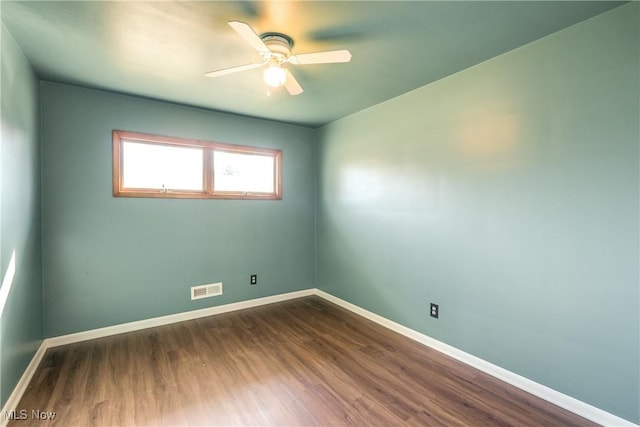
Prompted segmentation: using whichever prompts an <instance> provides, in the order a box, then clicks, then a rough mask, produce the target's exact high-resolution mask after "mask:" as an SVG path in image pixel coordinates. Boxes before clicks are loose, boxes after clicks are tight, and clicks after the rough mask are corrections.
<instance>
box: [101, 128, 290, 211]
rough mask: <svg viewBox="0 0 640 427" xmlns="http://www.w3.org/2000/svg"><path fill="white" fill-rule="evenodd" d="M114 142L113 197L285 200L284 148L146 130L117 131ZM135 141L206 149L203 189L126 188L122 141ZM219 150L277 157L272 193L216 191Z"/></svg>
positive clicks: (203, 158)
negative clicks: (226, 142)
mask: <svg viewBox="0 0 640 427" xmlns="http://www.w3.org/2000/svg"><path fill="white" fill-rule="evenodd" d="M112 137H113V144H112V154H113V196H114V197H151V198H163V199H240V200H282V150H277V149H272V148H261V147H251V146H247V145H235V144H223V143H220V142H212V141H201V140H196V139H187V138H177V137H170V136H160V135H151V134H146V133H138V132H129V131H122V130H114V131H113V133H112ZM123 141H126V142H135V143H142V144H151V145H164V146H173V147H193V148H201V149H202V150H203V156H202V162H203V165H202V170H203V174H202V175H203V176H202V179H203V190H202V191H199V190H171V189H166V190H165V189H162V190H161V189H155V188H153V189H152V188H126V187H124V176H123V173H122V166H123V165H124V159H123V150H122V146H123V144H122V142H123ZM215 151H226V152H232V153H241V154H248V155H252V154H253V155H262V156H265V155H268V156H271V157H273V160H274V176H273V179H274V183H273V188H274V191H273V192H271V193H260V192H242V191H215V182H214V173H213V156H214V155H215V154H214V152H215Z"/></svg>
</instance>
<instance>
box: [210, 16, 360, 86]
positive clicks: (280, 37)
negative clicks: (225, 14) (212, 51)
mask: <svg viewBox="0 0 640 427" xmlns="http://www.w3.org/2000/svg"><path fill="white" fill-rule="evenodd" d="M229 26H231V28H233V29H234V30H235V31H236V32H237V33H238V34H239V35H240V36H241V37H242V38H243V39H244V40H245V41H246V42H247V43H249V44H250V45H251V46H252V47H253V48H254V49H255V50H257V51H258V53H259V54H260V56H262V62H260V63H252V64H246V65H240V66H236V67H231V68H224V69H221V70H215V71H210V72H208V73H206V74H205V76H207V77H219V76H223V75H225V74H231V73H236V72H239V71H245V70H251V69H254V68H259V67H262V66H264V65H266V66H267V69H266V70H265V71H264V79H265V83H267V85H269V86H271V87H279V86H284V87H285V88H286V89H287V91H288V92H289V94H291V95H299V94H301V93H302V92H303V90H302V87H301V86H300V84H299V83H298V82H297V81H296V79H295V77H293V74H291V71H289V69H287V68H283V67H282V66H283V65H285V64H287V63H288V64H292V65H308V64H331V63H340V62H349V61H351V53H350V52H349V51H348V50H333V51H327V52H315V53H303V54H299V55H294V54H292V48H293V39H292V38H291V37H289V36H287V35H286V34H282V33H275V32H268V33H263V34H262V35H260V36H258V35H257V34H256V32H255V31H254V30H253V29H252V28H251V27H250V26H249V25H248V24H246V23H244V22H239V21H231V22H229Z"/></svg>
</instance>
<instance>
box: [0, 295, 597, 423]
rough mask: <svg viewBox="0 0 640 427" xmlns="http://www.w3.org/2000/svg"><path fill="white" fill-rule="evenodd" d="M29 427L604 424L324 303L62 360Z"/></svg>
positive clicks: (51, 358) (39, 383) (191, 325)
mask: <svg viewBox="0 0 640 427" xmlns="http://www.w3.org/2000/svg"><path fill="white" fill-rule="evenodd" d="M15 409H16V410H21V409H26V410H27V411H28V414H29V415H31V410H42V411H55V412H56V418H55V419H53V420H39V419H34V418H30V417H29V419H26V420H13V421H11V423H10V424H9V425H10V426H11V427H16V426H32V425H33V426H176V425H189V426H211V425H220V426H229V425H252V426H254V425H265V426H268V425H274V426H276V425H277V426H292V425H295V426H326V425H340V426H341V425H353V426H390V425H393V426H397V425H408V426H423V425H428V426H521V425H527V426H549V425H553V426H593V425H595V424H593V423H591V422H589V421H588V420H585V419H583V418H581V417H578V416H577V415H575V414H572V413H570V412H568V411H565V410H563V409H560V408H558V407H555V406H554V405H552V404H550V403H548V402H545V401H543V400H541V399H538V398H536V397H534V396H531V395H529V394H527V393H525V392H523V391H522V390H519V389H517V388H515V387H513V386H510V385H508V384H505V383H503V382H501V381H499V380H497V379H496V378H493V377H491V376H489V375H487V374H485V373H483V372H480V371H478V370H476V369H473V368H471V367H469V366H467V365H464V364H462V363H460V362H458V361H456V360H453V359H451V358H449V357H447V356H445V355H443V354H441V353H439V352H437V351H435V350H433V349H430V348H427V347H424V346H422V345H421V344H419V343H417V342H415V341H412V340H410V339H408V338H406V337H403V336H401V335H398V334H396V333H394V332H392V331H390V330H388V329H386V328H384V327H382V326H380V325H377V324H375V323H373V322H371V321H368V320H366V319H364V318H362V317H359V316H357V315H355V314H353V313H351V312H349V311H347V310H345V309H342V308H340V307H338V306H335V305H334V304H332V303H329V302H327V301H325V300H323V299H321V298H318V297H306V298H301V299H297V300H292V301H286V302H282V303H277V304H270V305H267V306H262V307H256V308H252V309H247V310H242V311H237V312H232V313H225V314H220V315H217V316H211V317H208V318H202V319H196V320H192V321H186V322H181V323H176V324H172V325H166V326H161V327H157V328H150V329H146V330H141V331H135V332H130V333H126V334H121V335H116V336H112V337H106V338H101V339H96V340H91V341H86V342H80V343H75V344H70V345H66V346H62V347H56V348H51V349H49V350H48V351H47V353H46V354H45V356H44V358H43V360H42V362H41V364H40V366H39V367H38V369H37V371H36V373H35V374H34V376H33V378H32V380H31V383H30V384H29V386H28V387H27V390H26V392H25V394H24V396H23V397H22V400H21V401H20V404H19V406H18V408H15Z"/></svg>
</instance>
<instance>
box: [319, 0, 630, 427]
mask: <svg viewBox="0 0 640 427" xmlns="http://www.w3.org/2000/svg"><path fill="white" fill-rule="evenodd" d="M639 7H640V4H638V3H633V4H629V5H625V6H623V7H620V8H617V9H615V10H613V11H611V12H608V13H605V14H603V15H600V16H598V17H595V18H593V19H591V20H588V21H585V22H583V23H580V24H578V25H576V26H573V27H570V28H568V29H566V30H564V31H561V32H559V33H556V34H553V35H551V36H548V37H546V38H543V39H541V40H539V41H536V42H534V43H532V44H529V45H527V46H524V47H522V48H519V49H517V50H514V51H512V52H510V53H507V54H504V55H502V56H499V57H496V58H494V59H492V60H489V61H487V62H485V63H482V64H479V65H477V66H475V67H472V68H469V69H467V70H465V71H462V72H460V73H458V74H455V75H452V76H450V77H447V78H445V79H442V80H440V81H438V82H436V83H433V84H430V85H428V86H425V87H422V88H420V89H418V90H415V91H413V92H410V93H407V94H405V95H403V96H400V97H398V98H395V99H392V100H389V101H387V102H385V103H382V104H380V105H377V106H375V107H373V108H369V109H367V110H364V111H362V112H359V113H357V114H354V115H352V116H349V117H346V118H344V119H341V120H338V121H336V122H333V123H331V124H329V125H327V126H325V127H324V128H322V129H321V130H320V136H319V140H320V142H319V146H318V154H317V163H318V168H317V171H318V196H317V212H316V215H317V279H316V280H317V285H318V286H319V287H320V288H321V289H323V290H325V291H327V292H330V293H332V294H334V295H336V296H338V297H340V298H343V299H346V300H347V301H350V302H352V303H354V304H357V305H359V306H361V307H364V308H366V309H368V310H371V311H373V312H375V313H377V314H380V315H382V316H385V317H387V318H390V319H392V320H394V321H397V322H399V323H401V324H403V325H406V326H408V327H410V328H412V329H415V330H418V331H421V332H423V333H425V334H427V335H429V336H431V337H434V338H436V339H438V340H441V341H443V342H445V343H447V344H450V345H453V346H455V347H457V348H460V349H462V350H464V351H466V352H469V353H471V354H473V355H476V356H478V357H480V358H482V359H485V360H487V361H490V362H492V363H494V364H496V365H499V366H501V367H503V368H506V369H508V370H511V371H513V372H516V373H518V374H521V375H523V376H525V377H527V378H530V379H532V380H534V381H537V382H539V383H542V384H544V385H547V386H549V387H551V388H553V389H556V390H558V391H560V392H563V393H566V394H568V395H570V396H573V397H575V398H577V399H580V400H582V401H584V402H587V403H590V404H593V405H595V406H597V407H599V408H602V409H604V410H606V411H609V412H612V413H614V414H617V415H618V416H620V417H623V418H626V419H629V420H632V421H635V422H636V423H637V422H640V414H639V408H638V407H639V402H640V397H639V381H640V370H639V360H638V359H639V357H640V348H639V338H640V330H639V328H640V319H639V313H640V309H639V301H640V295H639V283H638V259H639V249H638V236H639V227H638V218H640V216H639V209H638V203H639V185H638V176H639V167H638V154H639V153H638V151H639V150H638V148H639V147H638V145H639V134H638V132H639V131H638V127H639V126H638V121H639V115H640V110H639V107H638V102H639V101H638V100H639V95H640V91H639V87H638V85H639V75H638V69H639V63H640V62H639V60H640V58H639V52H640V45H639V39H640V38H639V22H640V21H639V19H638V18H639ZM429 302H435V303H438V304H439V305H440V311H441V313H440V319H439V320H435V319H432V318H430V317H429V316H428V314H427V311H428V304H429Z"/></svg>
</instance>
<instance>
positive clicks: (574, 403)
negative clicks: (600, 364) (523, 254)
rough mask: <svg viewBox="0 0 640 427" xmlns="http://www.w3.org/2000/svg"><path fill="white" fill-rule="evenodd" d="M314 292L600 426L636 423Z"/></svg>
mask: <svg viewBox="0 0 640 427" xmlns="http://www.w3.org/2000/svg"><path fill="white" fill-rule="evenodd" d="M315 294H316V295H318V296H320V297H322V298H324V299H326V300H327V301H330V302H332V303H334V304H336V305H339V306H340V307H343V308H346V309H347V310H349V311H351V312H353V313H355V314H358V315H360V316H362V317H365V318H367V319H369V320H371V321H373V322H375V323H377V324H379V325H382V326H384V327H386V328H388V329H391V330H392V331H394V332H397V333H399V334H402V335H404V336H406V337H408V338H411V339H412V340H415V341H417V342H419V343H421V344H423V345H426V346H428V347H431V348H433V349H434V350H437V351H439V352H441V353H444V354H446V355H447V356H449V357H452V358H454V359H456V360H459V361H460V362H463V363H465V364H467V365H469V366H471V367H473V368H476V369H478V370H479V371H482V372H484V373H486V374H489V375H491V376H493V377H496V378H498V379H499V380H501V381H504V382H506V383H508V384H511V385H513V386H515V387H518V388H519V389H521V390H524V391H526V392H527V393H530V394H532V395H534V396H537V397H539V398H541V399H544V400H546V401H548V402H550V403H553V404H554V405H556V406H559V407H561V408H564V409H566V410H568V411H570V412H573V413H574V414H577V415H580V416H581V417H584V418H586V419H588V420H591V421H593V422H595V423H598V424H600V425H603V426H615V427H623V426H636V427H638V425H637V424H634V423H632V422H630V421H627V420H625V419H623V418H620V417H618V416H616V415H613V414H611V413H609V412H606V411H603V410H602V409H599V408H596V407H595V406H592V405H589V404H588V403H585V402H582V401H580V400H578V399H575V398H573V397H571V396H567V395H566V394H564V393H561V392H559V391H556V390H554V389H552V388H549V387H547V386H544V385H542V384H539V383H537V382H535V381H532V380H530V379H528V378H525V377H523V376H521V375H518V374H516V373H513V372H511V371H508V370H506V369H504V368H501V367H499V366H497V365H494V364H493V363H489V362H487V361H486V360H483V359H480V358H478V357H476V356H473V355H471V354H469V353H466V352H464V351H462V350H459V349H457V348H455V347H452V346H450V345H448V344H445V343H443V342H441V341H438V340H436V339H433V338H431V337H429V336H427V335H424V334H422V333H420V332H418V331H415V330H413V329H410V328H407V327H406V326H402V325H401V324H399V323H396V322H394V321H391V320H389V319H387V318H385V317H382V316H379V315H377V314H375V313H372V312H370V311H368V310H365V309H363V308H361V307H358V306H357V305H354V304H351V303H350V302H347V301H344V300H342V299H340V298H338V297H335V296H333V295H331V294H329V293H327V292H324V291H321V290H319V289H316V290H315Z"/></svg>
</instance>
